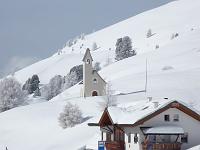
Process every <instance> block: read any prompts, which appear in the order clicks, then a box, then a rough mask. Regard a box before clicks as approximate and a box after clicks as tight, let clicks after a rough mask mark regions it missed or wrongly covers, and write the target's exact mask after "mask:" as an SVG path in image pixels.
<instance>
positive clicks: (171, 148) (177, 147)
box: [142, 143, 181, 150]
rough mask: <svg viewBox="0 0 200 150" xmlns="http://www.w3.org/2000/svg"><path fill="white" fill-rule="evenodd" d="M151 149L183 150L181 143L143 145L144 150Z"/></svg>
mask: <svg viewBox="0 0 200 150" xmlns="http://www.w3.org/2000/svg"><path fill="white" fill-rule="evenodd" d="M148 147H151V149H152V150H181V143H152V144H148V146H147V144H142V149H143V150H148Z"/></svg>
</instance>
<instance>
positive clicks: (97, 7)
mask: <svg viewBox="0 0 200 150" xmlns="http://www.w3.org/2000/svg"><path fill="white" fill-rule="evenodd" d="M170 1H172V0H0V76H1V75H3V74H6V73H8V72H10V71H13V70H15V68H20V67H23V66H24V65H28V64H30V63H32V62H34V61H37V60H39V59H43V58H45V57H48V56H50V55H51V54H53V53H54V52H56V50H57V49H59V48H61V47H62V46H63V45H64V43H65V42H66V41H67V40H68V39H70V38H73V37H75V36H77V35H79V34H81V33H90V32H92V31H93V30H98V29H102V28H104V27H106V26H109V25H112V24H114V23H117V22H119V21H122V20H124V19H127V18H129V17H131V16H134V15H136V14H138V13H141V12H143V11H145V10H148V9H152V8H155V7H158V6H160V5H163V4H165V3H168V2H170Z"/></svg>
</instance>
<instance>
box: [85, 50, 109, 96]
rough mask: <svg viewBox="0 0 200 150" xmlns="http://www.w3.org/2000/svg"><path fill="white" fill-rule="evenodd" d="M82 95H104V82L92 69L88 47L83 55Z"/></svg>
mask: <svg viewBox="0 0 200 150" xmlns="http://www.w3.org/2000/svg"><path fill="white" fill-rule="evenodd" d="M82 61H83V96H84V97H89V96H103V95H105V86H106V82H105V81H104V80H103V79H102V78H101V77H100V75H99V74H98V73H97V72H96V71H94V70H93V67H92V61H93V59H92V55H91V53H90V50H89V48H88V49H87V50H86V52H85V55H84V57H83V60H82Z"/></svg>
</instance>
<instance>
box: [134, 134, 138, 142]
mask: <svg viewBox="0 0 200 150" xmlns="http://www.w3.org/2000/svg"><path fill="white" fill-rule="evenodd" d="M134 143H135V144H137V143H138V134H137V133H135V135H134Z"/></svg>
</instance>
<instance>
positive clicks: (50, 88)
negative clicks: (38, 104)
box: [41, 75, 63, 100]
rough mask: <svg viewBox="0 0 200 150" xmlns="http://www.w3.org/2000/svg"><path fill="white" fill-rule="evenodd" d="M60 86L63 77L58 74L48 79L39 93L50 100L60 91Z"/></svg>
mask: <svg viewBox="0 0 200 150" xmlns="http://www.w3.org/2000/svg"><path fill="white" fill-rule="evenodd" d="M62 86H63V77H62V76H60V75H56V76H54V77H53V78H51V79H50V81H49V83H48V84H47V85H44V86H43V87H42V88H41V95H42V96H43V97H45V98H46V99H47V100H50V99H52V98H53V97H55V96H57V95H58V94H60V93H61V92H62Z"/></svg>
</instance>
